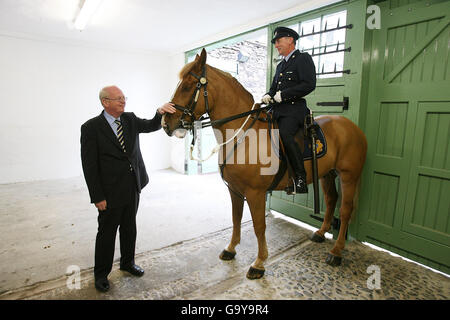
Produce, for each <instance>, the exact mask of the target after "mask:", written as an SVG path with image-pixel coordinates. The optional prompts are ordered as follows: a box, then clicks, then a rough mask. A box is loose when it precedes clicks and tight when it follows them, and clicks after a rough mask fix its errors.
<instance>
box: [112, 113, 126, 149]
mask: <svg viewBox="0 0 450 320" xmlns="http://www.w3.org/2000/svg"><path fill="white" fill-rule="evenodd" d="M114 122H115V123H116V124H117V139H119V142H120V145H121V146H122V149H123V152H126V150H125V141H124V140H123V128H122V122H120V120H114Z"/></svg>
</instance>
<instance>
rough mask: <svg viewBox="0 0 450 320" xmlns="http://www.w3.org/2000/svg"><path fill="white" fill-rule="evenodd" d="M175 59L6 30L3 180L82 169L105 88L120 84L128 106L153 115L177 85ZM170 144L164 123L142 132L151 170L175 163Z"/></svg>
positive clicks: (0, 136)
mask: <svg viewBox="0 0 450 320" xmlns="http://www.w3.org/2000/svg"><path fill="white" fill-rule="evenodd" d="M118 48H119V49H120V43H118ZM169 61H170V58H168V57H166V56H162V55H160V54H151V53H130V52H123V51H119V50H117V51H111V50H106V49H97V48H89V47H83V46H72V45H67V44H59V43H53V42H45V41H35V40H28V39H18V38H13V37H6V36H0V110H1V113H0V148H1V152H0V154H1V156H0V183H10V182H19V181H30V180H41V179H58V178H65V177H72V176H78V175H80V174H82V169H81V160H80V126H81V124H82V123H84V122H85V121H86V120H88V119H90V118H92V117H94V116H96V115H98V114H99V113H100V112H101V110H102V107H101V105H100V103H99V100H98V92H99V90H100V89H101V88H102V87H103V86H106V85H110V84H115V85H118V86H119V87H120V88H121V89H122V90H123V92H124V93H125V95H126V96H128V103H127V107H126V111H133V112H135V113H136V115H137V116H139V117H142V118H151V117H153V115H154V113H155V112H156V108H157V107H159V106H160V105H162V104H163V103H164V102H166V101H168V100H169V99H170V97H171V95H172V89H171V88H172V87H175V85H176V83H175V84H173V83H171V82H172V81H174V80H173V78H171V77H170V76H169V73H168V68H167V65H168V63H169ZM170 144H171V142H170V139H169V138H168V137H167V136H166V134H165V133H164V132H163V130H160V131H158V132H154V133H150V134H142V135H141V150H142V153H143V157H144V161H145V164H146V166H147V170H148V171H151V170H156V169H161V168H166V167H169V166H170V152H171V151H170Z"/></svg>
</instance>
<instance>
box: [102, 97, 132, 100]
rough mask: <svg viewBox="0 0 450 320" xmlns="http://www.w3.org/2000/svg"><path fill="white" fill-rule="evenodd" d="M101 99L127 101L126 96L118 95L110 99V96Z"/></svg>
mask: <svg viewBox="0 0 450 320" xmlns="http://www.w3.org/2000/svg"><path fill="white" fill-rule="evenodd" d="M103 99H106V100H112V101H127V100H128V97H119V98H116V99H111V98H103Z"/></svg>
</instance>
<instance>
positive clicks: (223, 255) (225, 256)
mask: <svg viewBox="0 0 450 320" xmlns="http://www.w3.org/2000/svg"><path fill="white" fill-rule="evenodd" d="M235 255H236V252H229V251H227V250H223V251H222V253H221V254H220V256H219V258H220V259H222V260H226V261H228V260H233V259H234V256H235Z"/></svg>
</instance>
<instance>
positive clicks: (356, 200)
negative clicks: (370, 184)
mask: <svg viewBox="0 0 450 320" xmlns="http://www.w3.org/2000/svg"><path fill="white" fill-rule="evenodd" d="M360 190H361V176H359V178H358V182H357V183H356V188H355V194H354V196H353V210H352V213H351V215H350V221H351V220H352V219H353V217H354V214H355V212H356V210H357V208H358V203H359V192H360Z"/></svg>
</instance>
